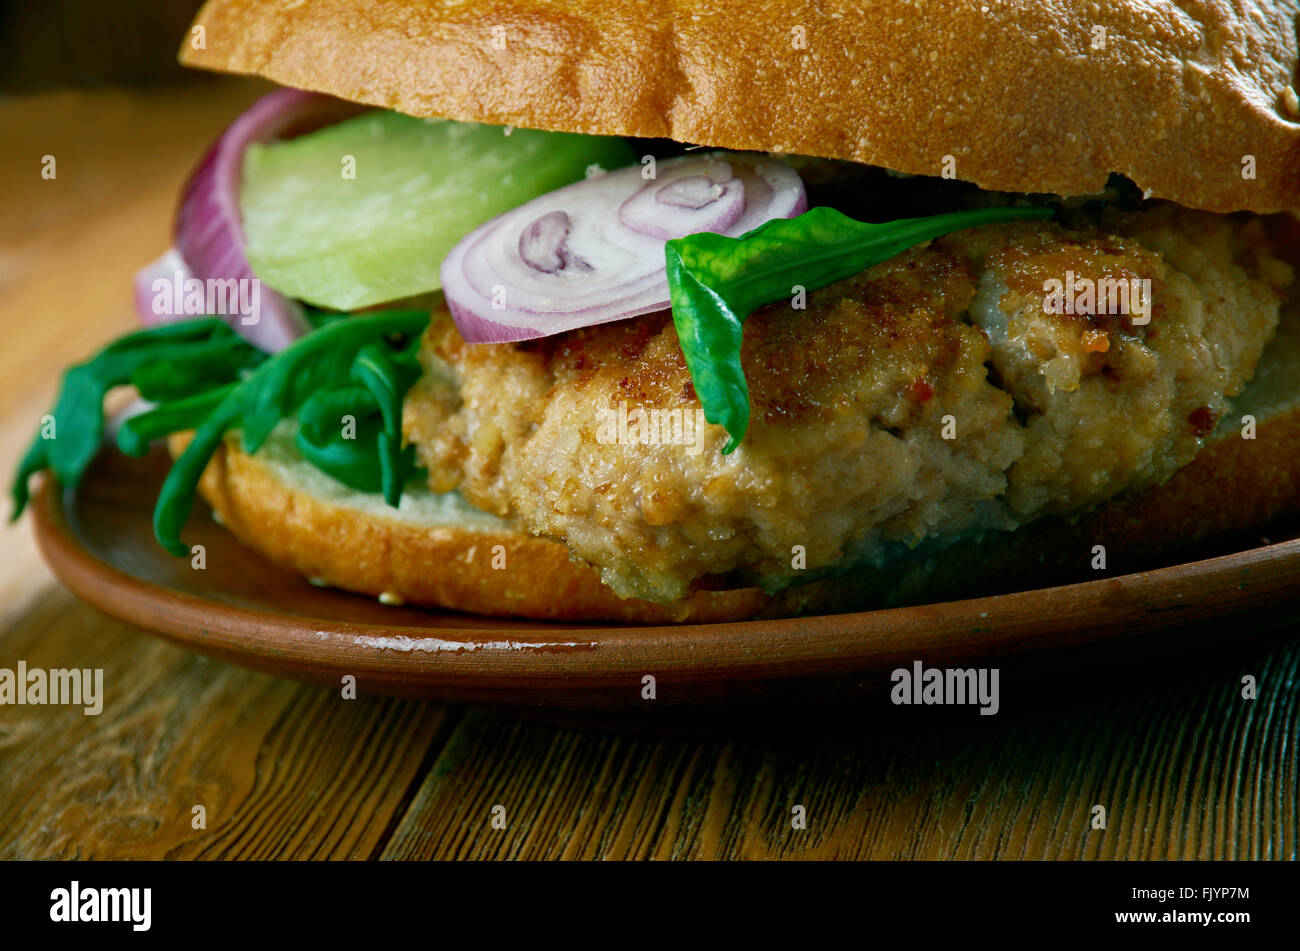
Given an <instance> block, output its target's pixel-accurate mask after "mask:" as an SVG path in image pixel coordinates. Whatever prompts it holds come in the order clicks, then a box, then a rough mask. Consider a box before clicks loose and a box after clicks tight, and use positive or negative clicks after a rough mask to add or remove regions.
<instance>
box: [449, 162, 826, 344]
mask: <svg viewBox="0 0 1300 951" xmlns="http://www.w3.org/2000/svg"><path fill="white" fill-rule="evenodd" d="M805 210H807V199H806V197H805V195H804V189H803V182H802V181H800V179H799V176H798V175H797V174H796V173H795V172H794V170H793V169H791V168H790V167H789V166H788V165H786V164H784V163H783V162H780V161H778V160H777V159H774V158H768V157H766V156H761V155H751V154H744V153H729V152H716V153H711V154H694V155H686V156H681V157H679V158H674V159H668V160H666V161H663V162H659V163H658V169H657V174H656V175H655V177H654V178H653V179H651V180H647V179H646V178H644V177H643V167H642V166H640V165H632V166H629V167H627V168H622V169H619V170H617V171H614V172H608V173H606V174H603V175H598V176H596V177H594V178H589V179H587V180H586V181H582V182H578V183H576V184H574V185H569V186H566V187H565V188H561V189H558V190H556V191H553V192H551V193H549V194H547V195H543V196H541V197H540V198H536V199H534V200H533V201H530V202H528V203H527V204H525V205H521V206H520V207H518V208H515V209H514V210H512V211H509V212H507V213H506V214H504V215H501V216H499V217H497V218H494V219H493V220H491V221H489V222H488V223H487V224H485V225H483V226H481V227H479V228H477V229H475V230H474V231H472V232H470V234H469V235H467V236H466V237H465V238H464V239H463V240H462V241H461V242H460V244H458V245H456V247H455V248H453V249H452V251H451V253H450V254H449V255H448V256H447V258H446V260H445V261H444V262H443V264H442V271H441V278H442V288H443V294H444V296H445V297H446V300H447V307H448V309H449V310H450V311H451V315H452V318H453V319H454V320H455V321H456V326H457V327H458V328H459V329H460V332H461V335H462V336H463V337H464V338H465V339H466V340H467V341H469V342H470V343H504V342H507V341H512V340H525V339H528V338H530V337H546V336H550V335H551V334H557V333H562V332H564V331H566V330H573V329H574V328H576V327H587V326H591V325H593V324H600V323H606V322H608V321H612V320H622V319H625V318H628V317H636V316H639V315H641V314H648V313H653V312H655V311H659V310H664V309H666V308H667V307H668V306H669V300H668V279H667V277H666V276H665V273H664V243H665V242H666V241H667V240H669V239H670V238H676V237H681V236H682V235H687V234H695V233H698V232H701V231H713V232H716V233H718V234H726V235H731V236H733V237H734V236H739V235H741V234H744V233H745V232H746V231H752V230H753V229H754V228H756V227H758V226H759V225H760V224H762V223H763V222H765V221H768V220H770V219H772V218H789V217H793V216H794V215H797V214H800V213H801V212H803V211H805Z"/></svg>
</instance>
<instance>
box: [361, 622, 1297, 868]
mask: <svg viewBox="0 0 1300 951" xmlns="http://www.w3.org/2000/svg"><path fill="white" fill-rule="evenodd" d="M1094 673H1097V674H1099V675H1098V676H1091V677H1089V676H1084V677H1081V678H1079V679H1075V680H1072V681H1069V682H1067V684H1065V685H1060V684H1056V685H1049V686H1048V687H1047V688H1046V689H1043V688H1041V687H1039V688H1037V693H1036V695H1035V696H1033V697H1031V698H1028V699H1027V700H1025V701H1024V702H1023V703H1022V705H1021V708H1020V709H1018V710H1017V709H1006V708H1004V710H1003V711H1002V712H1001V713H999V714H998V715H997V716H995V717H979V716H978V715H976V714H975V713H974V711H973V710H971V709H962V710H944V711H941V712H939V711H934V710H930V711H918V710H916V709H908V708H893V707H890V706H889V705H888V703H887V700H885V699H884V698H878V700H877V701H876V702H875V705H874V707H873V706H870V705H868V706H866V707H864V708H863V709H861V710H859V711H858V712H857V727H851V728H849V729H847V730H846V724H845V723H843V722H841V723H838V724H835V723H827V722H822V723H820V724H818V723H816V722H815V721H811V722H809V723H808V725H807V726H805V727H802V728H797V729H795V730H794V732H791V729H790V728H789V727H787V729H786V730H784V731H783V732H784V735H781V736H775V737H774V736H771V735H767V736H765V735H762V732H763V731H766V730H769V729H770V728H771V725H770V724H766V725H763V726H761V727H758V728H756V731H754V732H750V733H748V734H747V735H742V736H739V737H734V736H733V737H730V738H728V737H719V738H658V737H653V736H647V735H635V734H618V733H602V732H595V731H586V730H581V729H572V728H559V727H553V726H547V725H541V724H536V723H527V722H523V721H519V720H516V719H513V718H511V717H506V716H499V715H494V714H490V713H484V712H472V713H469V714H467V715H466V716H465V718H464V719H463V720H462V722H461V724H460V725H459V727H458V728H457V730H456V732H455V733H454V734H453V736H452V738H451V740H450V741H449V742H448V744H447V746H446V748H445V749H444V750H443V751H442V753H441V755H439V756H438V758H437V759H436V760H435V762H434V767H433V769H432V771H431V772H430V773H429V774H428V775H427V776H426V777H425V779H424V781H423V783H422V785H421V787H420V789H419V791H418V793H417V794H416V795H415V798H414V799H413V801H412V803H411V807H410V810H409V811H408V812H407V814H406V815H405V816H404V817H403V818H402V820H401V822H400V823H399V824H398V826H397V828H396V830H395V832H394V835H393V838H392V840H391V842H390V843H389V845H388V847H387V848H386V849H385V850H384V853H383V857H384V858H389V859H422V858H435V857H436V858H498V859H499V858H510V859H553V858H579V859H592V858H602V859H627V858H659V859H679V858H705V859H721V858H741V859H771V858H796V859H811V858H825V859H850V858H852V859H992V858H1009V859H1079V858H1094V859H1097V858H1100V859H1119V858H1126V859H1158V858H1168V859H1173V858H1188V859H1190V858H1207V859H1209V858H1290V859H1294V858H1295V857H1296V835H1297V832H1298V831H1300V796H1298V793H1297V790H1298V789H1300V761H1298V758H1297V752H1296V751H1297V744H1298V741H1300V644H1297V643H1296V642H1295V641H1294V640H1292V641H1291V643H1289V644H1288V643H1282V644H1277V643H1274V644H1273V645H1271V646H1270V645H1263V646H1261V647H1257V648H1256V649H1255V650H1254V651H1253V652H1248V653H1240V652H1238V653H1235V654H1233V653H1227V654H1224V653H1222V652H1220V653H1214V654H1205V655H1203V656H1201V657H1200V658H1199V659H1198V660H1196V661H1195V662H1194V663H1193V664H1192V665H1191V666H1184V667H1181V668H1177V667H1175V668H1172V669H1167V668H1156V669H1154V670H1153V671H1152V672H1150V673H1146V672H1142V673H1130V674H1125V673H1123V672H1115V671H1101V672H1094ZM1243 673H1251V674H1253V675H1254V676H1256V677H1257V678H1258V680H1259V684H1260V691H1261V692H1260V697H1259V699H1258V700H1255V701H1253V702H1251V701H1247V700H1243V699H1242V698H1241V696H1240V677H1241V675H1242V674H1243ZM1117 678H1119V683H1118V685H1116V686H1113V687H1111V686H1108V683H1109V682H1110V681H1112V680H1115V679H1117ZM1148 678H1150V679H1148ZM1017 689H1018V687H1017V685H1016V684H1015V683H1011V684H1004V686H1003V702H1004V704H1005V703H1008V702H1010V703H1012V705H1013V706H1014V705H1016V695H1015V691H1016V690H1017ZM1008 691H1011V692H1010V693H1008ZM886 708H887V709H886ZM828 733H829V734H835V733H839V734H840V735H839V736H833V735H832V736H830V737H829V738H828V737H827V734H828ZM1096 804H1100V805H1103V806H1105V808H1106V810H1107V828H1106V829H1105V830H1093V829H1092V828H1091V821H1090V820H1091V810H1092V807H1093V806H1094V805H1096ZM496 805H500V806H503V807H504V809H505V818H506V821H507V827H506V829H504V830H498V829H494V828H493V827H492V824H491V819H492V809H493V807H494V806H496ZM796 805H803V806H804V807H805V809H806V812H807V817H808V827H807V829H806V830H795V829H793V828H792V827H791V818H792V813H791V810H792V808H793V807H794V806H796Z"/></svg>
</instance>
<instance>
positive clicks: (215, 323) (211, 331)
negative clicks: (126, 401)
mask: <svg viewBox="0 0 1300 951" xmlns="http://www.w3.org/2000/svg"><path fill="white" fill-rule="evenodd" d="M232 340H233V341H237V342H238V338H237V337H235V335H234V332H233V331H232V330H231V329H230V328H229V327H228V326H227V325H226V324H225V322H224V321H222V320H221V319H219V318H215V317H213V318H203V319H200V320H186V321H180V322H177V323H174V324H164V325H162V326H160V327H151V328H149V329H147V330H139V331H136V332H135V333H131V334H127V335H126V336H125V337H121V338H119V339H118V340H116V341H114V342H113V343H111V344H109V345H108V346H106V347H105V348H104V349H103V350H101V351H100V352H99V353H98V354H96V355H95V356H94V357H92V358H91V359H90V360H87V361H86V362H85V363H81V364H78V365H77V366H74V367H71V368H70V369H69V370H67V372H65V373H64V375H63V382H62V385H61V386H60V388H59V395H58V398H57V399H56V400H55V404H54V408H53V409H52V410H51V411H50V414H49V415H50V416H51V417H53V420H54V434H53V436H52V437H51V438H49V439H45V438H43V433H42V434H38V435H37V437H36V440H37V441H38V442H39V443H40V444H41V446H42V448H41V451H40V453H39V454H35V453H36V445H37V442H33V444H32V448H31V449H29V451H28V455H27V457H25V459H24V463H23V464H22V465H20V466H19V469H18V472H17V474H16V476H15V480H14V484H13V486H12V488H11V493H12V495H13V498H14V504H15V509H14V512H13V516H12V517H13V518H17V517H18V515H20V514H21V513H22V510H23V509H24V508H25V507H26V505H27V502H28V492H27V480H28V479H29V478H30V477H31V476H32V475H33V474H34V473H36V472H39V471H40V469H42V468H46V467H48V468H50V469H51V470H53V472H54V475H55V477H56V478H57V479H58V480H59V482H61V483H62V484H63V485H65V486H75V485H76V484H77V483H78V482H80V481H81V476H82V474H83V473H84V472H85V470H86V467H87V466H89V465H90V463H91V461H92V460H93V459H94V458H95V454H96V453H97V452H98V451H99V447H100V444H101V442H102V441H103V437H104V397H105V396H106V395H107V394H108V391H109V390H111V389H112V388H113V387H115V386H121V385H124V384H126V383H129V382H131V379H132V377H133V376H135V375H137V374H145V373H147V372H148V368H150V367H153V366H157V365H167V364H169V363H170V362H171V361H173V360H175V359H177V357H178V355H181V354H184V353H187V352H190V351H191V350H193V349H195V348H197V349H199V350H203V349H204V348H205V347H208V346H216V347H218V348H220V349H222V350H223V352H227V354H228V353H231V352H234V351H235V350H238V349H240V348H242V350H241V353H242V354H243V355H242V356H241V357H240V359H241V360H245V361H251V360H253V359H255V358H256V357H257V353H258V352H257V351H256V350H254V349H253V348H251V347H249V346H248V345H247V344H242V343H238V346H231V345H230V344H229V341H232ZM217 363H218V364H219V365H214V364H213V363H212V362H205V361H198V362H195V363H194V364H193V365H192V366H191V367H190V368H189V372H188V373H187V374H186V375H185V377H184V379H179V378H174V377H171V378H168V383H169V385H170V386H171V388H172V390H173V392H181V391H184V390H186V389H187V388H188V389H189V391H190V392H197V391H201V390H204V389H208V388H210V387H211V386H213V385H215V384H217V383H221V382H225V380H226V379H228V378H229V376H230V373H229V372H228V369H227V362H226V361H225V360H223V361H217ZM38 461H39V463H40V465H37V462H38ZM33 466H36V468H32V467H33ZM20 483H21V484H20Z"/></svg>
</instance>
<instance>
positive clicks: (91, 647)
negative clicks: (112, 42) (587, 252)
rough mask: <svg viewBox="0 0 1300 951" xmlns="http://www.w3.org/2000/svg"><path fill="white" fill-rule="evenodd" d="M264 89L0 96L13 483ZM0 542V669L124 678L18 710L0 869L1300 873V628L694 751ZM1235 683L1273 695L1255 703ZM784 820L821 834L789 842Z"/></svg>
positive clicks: (1238, 634)
mask: <svg viewBox="0 0 1300 951" xmlns="http://www.w3.org/2000/svg"><path fill="white" fill-rule="evenodd" d="M259 88H260V87H258V86H256V85H254V84H247V83H242V82H234V81H231V82H219V83H212V84H207V85H199V86H193V87H188V88H186V89H184V90H161V91H149V92H144V91H134V92H130V93H127V92H121V91H112V90H104V91H96V92H93V93H87V92H79V93H60V94H50V95H41V96H39V97H35V98H27V99H20V100H14V101H9V102H4V103H0V128H3V129H5V130H6V131H5V134H4V135H3V136H0V173H2V175H3V180H4V192H3V194H4V203H3V223H2V225H0V227H2V229H3V230H2V231H0V291H2V292H0V326H3V328H4V346H3V347H0V464H2V465H3V468H4V470H5V472H6V478H7V474H8V472H10V471H12V467H13V463H14V460H15V459H16V457H17V454H18V452H19V450H20V448H21V447H22V445H23V444H24V443H25V441H26V440H27V438H28V436H29V434H30V432H31V431H33V429H34V427H35V425H36V421H37V420H38V419H39V417H40V415H41V413H43V412H44V411H45V408H46V407H47V405H48V404H49V402H50V400H51V398H52V395H53V393H54V388H55V384H56V380H57V375H58V373H59V371H60V370H61V369H62V368H63V367H64V366H65V365H67V364H68V363H70V362H72V361H74V360H77V359H80V358H82V357H83V356H85V355H86V354H88V353H90V352H91V351H92V350H94V349H95V348H96V347H98V346H99V345H100V344H102V343H103V342H104V341H106V340H108V339H109V338H111V337H113V336H115V335H117V334H118V333H120V332H122V331H123V330H126V329H127V328H129V327H131V326H132V323H133V317H132V314H131V307H130V278H131V276H132V274H133V273H134V271H135V269H136V268H137V267H139V266H140V265H141V264H143V263H145V262H146V261H148V260H150V259H152V258H153V257H154V256H155V255H156V254H157V253H159V252H160V251H161V250H162V249H163V248H164V247H165V246H166V244H167V243H168V226H169V221H170V214H171V211H172V207H173V203H174V200H175V197H176V193H177V188H178V186H179V184H180V182H181V180H182V178H183V176H184V174H185V172H186V171H187V170H188V168H189V167H190V166H191V164H192V163H193V162H194V160H195V159H196V157H197V155H198V154H199V152H200V151H201V149H202V148H203V147H204V145H205V144H206V143H207V142H208V141H209V140H210V139H211V138H212V137H213V136H214V135H215V134H216V133H217V132H218V131H219V129H220V128H221V127H222V125H223V124H224V123H225V122H226V121H228V120H229V119H230V118H231V117H232V116H234V115H235V114H236V113H237V111H238V110H239V109H240V107H241V106H242V105H243V104H244V103H246V102H248V101H249V100H250V99H251V98H252V96H253V95H255V94H256V92H257V91H258V89H259ZM47 154H48V155H54V156H55V158H56V162H57V166H56V169H57V178H56V179H54V180H52V181H46V180H43V179H42V178H41V175H40V171H41V162H42V156H44V155H47ZM0 539H2V544H3V553H4V554H3V561H2V564H3V567H2V568H0V667H7V668H10V669H13V668H14V667H16V665H17V662H18V661H19V660H25V661H26V662H27V664H28V666H29V667H46V668H48V667H68V666H77V667H102V668H104V671H105V683H106V684H107V685H108V689H107V691H106V692H107V700H106V703H105V706H104V710H103V713H102V715H100V716H98V717H89V716H83V715H82V714H81V712H80V710H79V709H77V708H70V707H31V706H26V707H18V706H0V858H49V857H54V858H66V857H80V858H161V857H169V858H173V857H174V858H433V857H438V858H451V857H456V858H459V857H482V858H560V857H563V858H591V857H600V858H632V857H654V858H737V857H739V858H770V857H799V858H814V857H815V858H845V857H859V858H1032V859H1037V858H1081V857H1088V858H1165V857H1167V858H1219V857H1240V858H1280V857H1285V858H1292V859H1294V858H1295V857H1296V853H1297V846H1296V837H1297V833H1298V832H1300V796H1297V787H1298V785H1300V639H1298V638H1296V637H1295V636H1294V631H1295V625H1294V623H1292V624H1291V626H1290V631H1289V632H1288V631H1285V630H1284V631H1283V632H1281V634H1273V635H1271V636H1269V637H1267V638H1254V637H1248V636H1247V634H1248V633H1249V632H1248V630H1246V629H1244V628H1243V629H1242V630H1238V631H1234V632H1232V634H1231V641H1229V642H1228V643H1227V644H1225V645H1224V646H1222V647H1220V648H1218V649H1216V650H1214V651H1211V652H1197V653H1195V654H1192V655H1190V656H1187V657H1173V658H1170V657H1163V658H1159V659H1158V660H1159V661H1160V662H1159V663H1156V664H1154V665H1153V664H1151V663H1147V664H1146V665H1143V666H1137V665H1129V666H1127V667H1124V668H1123V669H1117V668H1115V667H1101V668H1096V669H1088V670H1084V671H1082V672H1075V673H1074V674H1073V675H1072V676H1071V675H1069V674H1068V673H1062V672H1060V671H1056V672H1053V671H1051V670H1050V669H1049V670H1047V671H1045V672H1044V673H1043V674H1042V675H1041V677H1042V679H1041V682H1039V683H1038V684H1036V685H1033V689H1032V690H1029V689H1026V690H1014V691H1009V688H1008V687H1007V686H1006V685H1004V688H1003V696H1004V699H1003V711H1002V712H1001V713H1000V714H999V715H998V716H996V717H979V716H976V715H975V713H974V710H973V709H970V708H965V709H961V710H958V711H954V712H944V713H942V714H934V715H916V714H914V713H913V714H910V715H904V714H902V713H899V712H898V711H895V710H894V709H892V708H890V707H889V706H888V704H886V703H884V702H882V701H880V699H879V698H877V699H875V700H865V701H863V703H862V704H861V705H859V706H856V707H853V708H849V709H848V710H843V709H841V710H838V711H836V712H835V713H834V714H833V715H832V714H830V713H820V714H819V713H818V712H816V711H801V710H793V709H792V710H788V711H783V710H773V711H770V713H771V714H772V716H771V717H770V718H768V719H769V720H770V722H767V721H764V722H762V723H756V724H751V725H749V726H747V727H739V726H736V725H734V724H732V725H730V726H719V725H718V724H717V722H716V721H714V720H713V719H711V718H710V717H707V716H703V715H702V716H701V717H700V718H699V720H698V722H697V723H696V724H694V725H695V726H696V727H697V728H698V729H697V730H696V731H695V732H693V733H691V734H688V735H680V734H667V735H665V734H658V735H655V734H647V733H631V732H618V731H612V730H603V731H602V730H598V729H587V728H577V727H569V726H553V725H546V724H544V723H539V722H536V721H530V720H523V719H519V718H516V717H513V716H510V715H505V714H499V713H492V712H486V711H480V710H474V709H464V708H457V707H449V706H443V705H438V704H430V703H418V702H413V701H406V700H397V699H391V698H385V697H375V696H363V697H361V698H359V699H357V700H356V701H345V700H342V699H341V698H340V697H339V695H338V693H337V692H336V691H334V690H330V689H324V688H319V687H309V686H304V685H301V684H297V683H292V682H289V681H284V680H277V679H275V678H273V677H269V676H265V675H262V674H255V673H250V672H247V671H244V670H242V669H239V668H236V667H231V666H227V665H225V664H222V663H218V662H215V661H211V660H207V659H205V658H203V657H200V656H197V655H194V654H190V653H187V652H185V651H182V650H179V649H177V648H174V647H171V646H169V645H167V644H164V643H163V642H161V641H159V640H156V639H154V638H153V637H150V636H149V635H148V634H146V633H144V632H142V631H139V630H135V629H132V628H129V627H126V626H124V625H122V624H119V623H117V622H115V621H112V620H110V619H109V618H107V617H105V616H104V615H102V614H100V613H99V612H97V611H95V610H92V609H90V608H87V607H84V606H83V605H81V604H79V603H78V602H77V601H75V600H74V599H73V598H72V597H71V596H69V595H68V594H67V593H66V592H65V591H64V590H62V589H61V588H60V587H59V586H58V585H57V584H56V583H55V582H54V581H53V579H52V578H51V577H50V575H49V574H48V572H47V571H46V569H45V568H44V566H43V565H42V563H41V561H40V559H39V558H38V556H37V554H36V551H35V548H34V546H33V543H32V541H31V538H30V532H29V531H28V529H27V527H26V526H25V525H20V526H17V527H11V528H9V529H8V530H7V531H4V533H3V535H0ZM1297 616H1300V610H1298V611H1297ZM1247 673H1249V674H1252V675H1254V676H1255V677H1256V678H1258V681H1259V684H1260V697H1259V699H1258V700H1255V701H1246V700H1243V699H1242V698H1241V697H1240V678H1241V677H1242V676H1243V675H1244V674H1247ZM1094 804H1102V805H1104V806H1105V807H1106V809H1107V817H1108V823H1107V824H1108V828H1107V829H1106V830H1104V831H1101V830H1094V829H1092V828H1091V826H1090V817H1091V810H1092V807H1093V805H1094ZM196 805H202V806H203V807H204V810H205V812H206V828H205V829H195V828H193V824H192V816H193V808H194V806H196ZM496 805H501V806H503V807H504V808H505V816H506V823H507V827H506V829H504V830H500V829H494V828H493V827H492V823H491V819H492V810H493V807H494V806H496ZM796 805H803V806H804V807H805V809H806V811H807V816H808V828H807V829H805V830H795V829H792V828H791V810H792V808H793V807H794V806H796Z"/></svg>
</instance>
